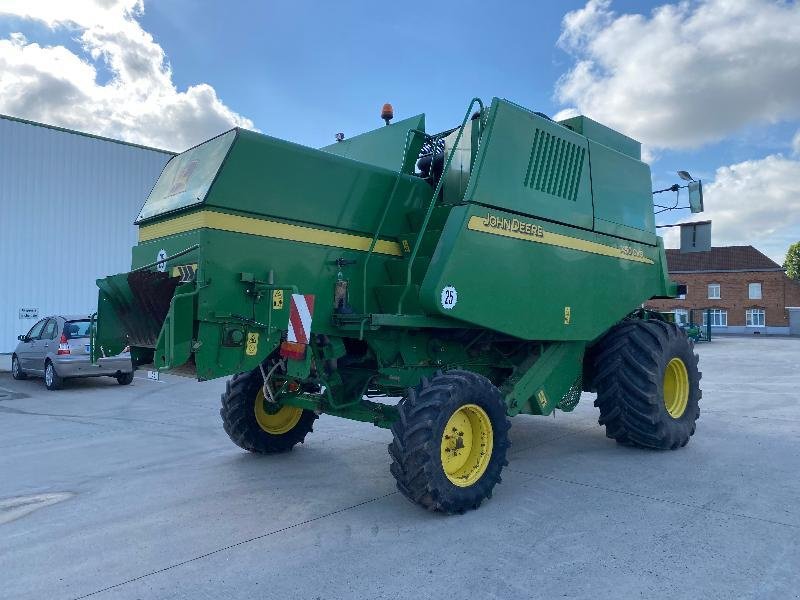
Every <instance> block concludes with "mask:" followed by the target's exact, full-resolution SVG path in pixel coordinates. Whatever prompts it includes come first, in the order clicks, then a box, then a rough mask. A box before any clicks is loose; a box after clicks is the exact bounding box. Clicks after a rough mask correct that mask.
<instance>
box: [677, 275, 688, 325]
mask: <svg viewBox="0 0 800 600" xmlns="http://www.w3.org/2000/svg"><path fill="white" fill-rule="evenodd" d="M678 285H682V286H685V287H686V291H687V292H688V291H689V286H688V285H686V284H685V283H679V284H678ZM678 300H686V294H678ZM676 317H677V315H676Z"/></svg>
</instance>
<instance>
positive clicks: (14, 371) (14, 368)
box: [11, 354, 28, 380]
mask: <svg viewBox="0 0 800 600" xmlns="http://www.w3.org/2000/svg"><path fill="white" fill-rule="evenodd" d="M11 376H12V377H13V378H14V379H17V380H19V379H27V378H28V376H27V375H26V374H25V371H23V370H22V367H21V366H20V365H19V359H18V358H17V356H16V354H15V355H14V356H12V357H11Z"/></svg>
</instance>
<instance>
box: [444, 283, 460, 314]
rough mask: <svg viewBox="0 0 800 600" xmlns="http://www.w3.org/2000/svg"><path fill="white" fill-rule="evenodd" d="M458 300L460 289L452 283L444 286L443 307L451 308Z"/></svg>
mask: <svg viewBox="0 0 800 600" xmlns="http://www.w3.org/2000/svg"><path fill="white" fill-rule="evenodd" d="M456 302H458V290H456V288H454V287H453V286H452V285H447V286H445V287H444V288H442V308H443V309H445V310H450V309H451V308H453V307H454V306H455V305H456Z"/></svg>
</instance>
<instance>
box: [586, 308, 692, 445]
mask: <svg viewBox="0 0 800 600" xmlns="http://www.w3.org/2000/svg"><path fill="white" fill-rule="evenodd" d="M593 355H594V373H595V377H594V384H595V387H596V389H597V400H596V401H595V403H594V404H595V406H596V407H598V408H599V409H600V420H599V423H600V424H601V425H605V427H606V435H607V436H608V437H610V438H613V439H615V440H616V441H617V442H619V443H621V444H629V445H634V446H640V447H644V448H654V449H658V450H675V449H676V448H680V447H682V446H685V445H686V444H687V443H688V442H689V438H690V437H691V436H692V435H694V432H695V422H696V421H697V419H698V417H699V416H700V405H699V403H700V398H701V397H702V391H701V390H700V377H701V373H700V371H699V370H698V368H697V363H698V356H697V355H696V354H695V353H694V348H693V346H692V343H691V342H690V341H689V339H688V338H687V337H686V334H685V333H684V332H683V331H682V330H681V329H680V328H679V327H678V326H676V325H674V324H673V323H666V322H664V321H655V320H652V321H639V320H631V321H624V322H622V323H620V324H619V325H617V326H615V327H614V328H612V329H611V330H610V331H609V332H608V333H607V334H606V335H605V337H603V339H602V340H601V341H600V342H599V343H598V344H597V346H596V347H595V349H594V350H593Z"/></svg>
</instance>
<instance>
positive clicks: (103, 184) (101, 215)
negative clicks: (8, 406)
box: [0, 115, 172, 353]
mask: <svg viewBox="0 0 800 600" xmlns="http://www.w3.org/2000/svg"><path fill="white" fill-rule="evenodd" d="M171 156H172V153H170V152H167V151H164V150H158V149H155V148H147V147H145V146H138V145H135V144H128V143H125V142H121V141H118V140H113V139H109V138H103V137H98V136H93V135H89V134H85V133H81V132H78V131H70V130H67V129H62V128H60V127H52V126H49V125H43V124H41V123H34V122H31V121H25V120H22V119H16V118H13V117H6V116H3V115H0V244H2V245H1V246H0V248H1V249H2V250H1V251H0V353H2V352H11V351H12V350H13V349H14V347H15V346H16V344H17V336H18V335H19V334H21V333H25V332H27V331H28V329H29V328H30V327H31V326H32V325H33V324H34V323H35V322H36V320H37V319H38V318H40V317H43V316H46V315H49V314H57V313H60V314H75V313H87V314H89V313H92V312H94V311H95V310H96V307H97V286H96V285H95V280H96V279H98V278H99V277H104V276H106V275H110V274H113V273H120V272H123V271H128V270H129V269H130V262H131V246H133V245H135V243H136V227H134V225H133V221H134V219H135V218H136V215H137V214H138V212H139V209H140V208H141V207H142V204H143V203H144V200H145V198H146V197H147V195H148V194H149V192H150V189H151V188H152V187H153V184H154V183H155V181H156V179H157V178H158V175H159V174H160V173H161V170H162V169H163V167H164V164H165V163H166V162H167V160H169V158H170V157H171Z"/></svg>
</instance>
